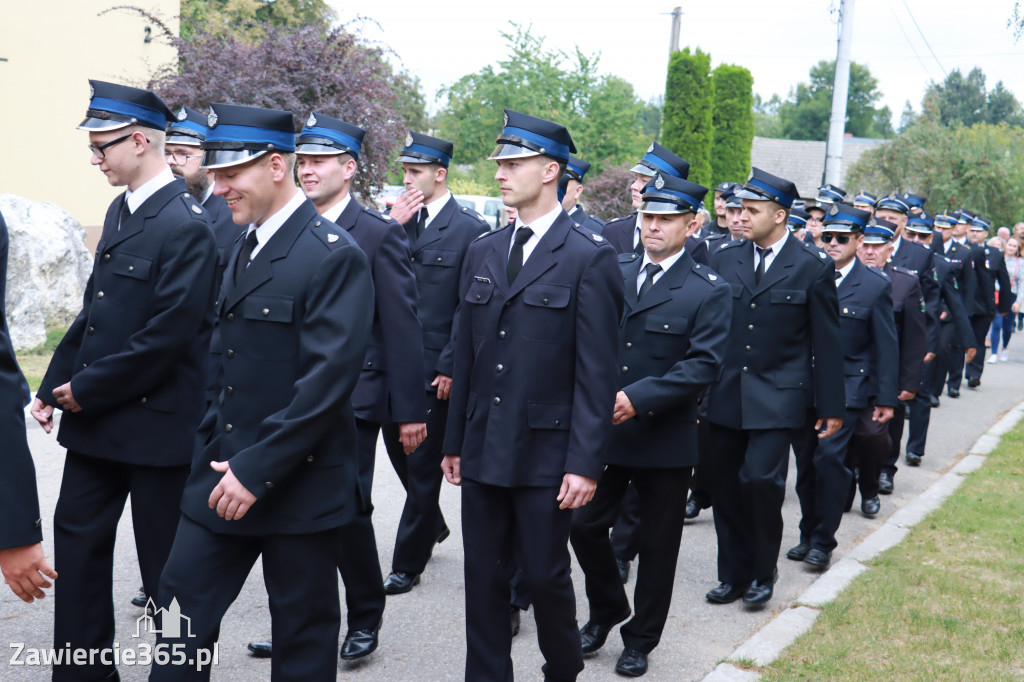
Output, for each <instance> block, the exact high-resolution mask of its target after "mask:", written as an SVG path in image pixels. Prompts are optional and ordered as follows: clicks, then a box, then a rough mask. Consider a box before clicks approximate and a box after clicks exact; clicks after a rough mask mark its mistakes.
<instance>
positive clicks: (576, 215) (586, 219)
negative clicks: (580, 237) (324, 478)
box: [569, 206, 604, 234]
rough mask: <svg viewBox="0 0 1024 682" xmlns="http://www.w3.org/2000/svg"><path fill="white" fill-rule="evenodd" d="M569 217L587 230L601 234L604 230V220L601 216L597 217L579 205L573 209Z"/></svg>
mask: <svg viewBox="0 0 1024 682" xmlns="http://www.w3.org/2000/svg"><path fill="white" fill-rule="evenodd" d="M569 217H570V218H572V219H573V221H575V222H576V223H577V224H578V225H579V226H580V227H582V228H583V229H585V230H590V231H591V232H593V233H594V234H601V232H602V231H603V230H604V221H603V220H601V219H600V218H595V217H594V216H592V215H590V214H589V213H587V212H586V211H584V210H583V209H582V208H580V207H579V206H577V207H575V208H574V209H573V210H572V213H570V214H569Z"/></svg>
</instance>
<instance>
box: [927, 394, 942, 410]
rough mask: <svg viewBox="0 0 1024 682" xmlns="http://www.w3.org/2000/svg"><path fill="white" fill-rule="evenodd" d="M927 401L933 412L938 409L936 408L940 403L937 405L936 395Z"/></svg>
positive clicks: (937, 397)
mask: <svg viewBox="0 0 1024 682" xmlns="http://www.w3.org/2000/svg"><path fill="white" fill-rule="evenodd" d="M928 400H929V401H930V402H931V404H932V409H933V410H936V409H938V407H939V405H940V403H939V396H937V395H933V396H929V397H928Z"/></svg>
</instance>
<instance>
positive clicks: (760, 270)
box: [754, 246, 771, 284]
mask: <svg viewBox="0 0 1024 682" xmlns="http://www.w3.org/2000/svg"><path fill="white" fill-rule="evenodd" d="M754 248H755V249H757V255H758V256H760V257H761V260H760V261H758V263H757V270H754V281H755V282H756V283H758V284H760V283H761V278H762V277H764V269H765V267H766V266H767V263H766V262H765V261H767V260H768V258H767V256H768V252H769V251H771V249H770V248H768V247H767V246H764V247H762V246H755V247H754Z"/></svg>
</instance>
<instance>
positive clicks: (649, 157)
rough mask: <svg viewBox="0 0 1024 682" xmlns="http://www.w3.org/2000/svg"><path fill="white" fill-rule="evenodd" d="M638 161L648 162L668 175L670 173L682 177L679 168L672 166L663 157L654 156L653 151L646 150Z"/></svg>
mask: <svg viewBox="0 0 1024 682" xmlns="http://www.w3.org/2000/svg"><path fill="white" fill-rule="evenodd" d="M640 161H641V163H648V164H650V165H652V166H654V167H655V168H657V169H658V170H660V171H661V172H662V173H667V174H668V175H671V176H672V177H674V178H682V177H683V176H682V175H680V174H679V170H678V169H677V168H674V167H673V166H672V165H670V164H669V163H668V162H667V161H665V159H663V158H661V157H660V156H656V155H655V154H653V153H650V152H648V153H647V154H644V158H642V159H640Z"/></svg>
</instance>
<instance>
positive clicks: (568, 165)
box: [566, 161, 586, 179]
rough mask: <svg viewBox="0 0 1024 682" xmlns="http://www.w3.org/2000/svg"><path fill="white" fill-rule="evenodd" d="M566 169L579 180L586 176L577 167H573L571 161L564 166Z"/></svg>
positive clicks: (584, 172)
mask: <svg viewBox="0 0 1024 682" xmlns="http://www.w3.org/2000/svg"><path fill="white" fill-rule="evenodd" d="M566 167H568V169H569V170H571V171H572V172H573V173H575V174H576V175H578V176H580V179H582V178H583V176H584V175H586V171H584V170H583V169H582V168H580V167H579V166H577V165H574V164H573V163H572V162H571V161H570V162H569V163H567V164H566Z"/></svg>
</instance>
